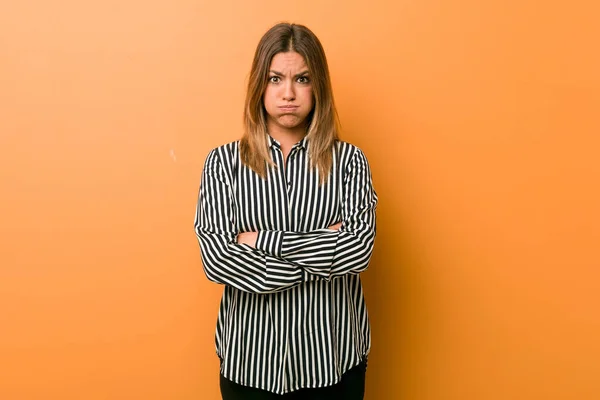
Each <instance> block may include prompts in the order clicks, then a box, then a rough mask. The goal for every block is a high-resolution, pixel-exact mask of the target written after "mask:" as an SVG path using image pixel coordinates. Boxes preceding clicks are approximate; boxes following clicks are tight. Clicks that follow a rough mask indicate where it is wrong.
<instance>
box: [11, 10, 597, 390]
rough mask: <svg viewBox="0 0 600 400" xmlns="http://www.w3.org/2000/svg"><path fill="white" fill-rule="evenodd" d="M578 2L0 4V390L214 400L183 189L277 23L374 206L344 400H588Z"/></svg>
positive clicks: (588, 287)
mask: <svg viewBox="0 0 600 400" xmlns="http://www.w3.org/2000/svg"><path fill="white" fill-rule="evenodd" d="M594 4H597V3H596V2H593V1H591V0H590V1H588V2H584V1H580V0H574V1H549V2H540V1H536V0H490V1H480V0H477V1H474V0H452V1H450V0H445V1H443V0H421V1H406V0H404V1H403V0H400V1H394V2H392V1H377V0H373V1H368V2H363V1H361V2H359V1H345V2H338V1H332V0H329V1H322V0H305V1H298V2H275V1H265V0H262V1H261V0H259V1H253V2H246V1H241V0H236V1H230V0H229V1H228V0H223V1H198V0H196V1H191V0H189V1H188V0H169V1H167V0H162V1H158V0H144V1H140V0H121V1H116V0H108V1H99V0H97V1H75V0H71V1H67V0H55V1H41V0H37V1H35V0H21V1H3V2H2V4H1V5H0V187H1V195H0V213H1V218H0V230H1V231H0V232H1V241H0V246H1V251H0V398H1V399H2V400H34V399H35V400H38V399H39V400H49V399H53V400H54V399H56V400H59V399H60V400H82V399H86V400H100V399H102V400H104V399H107V400H121V399H123V400H125V399H127V400H130V399H144V400H159V399H160V400H163V399H178V400H179V399H181V400H192V399H212V400H215V399H218V398H219V395H218V371H217V369H218V364H217V358H216V356H215V351H214V339H213V338H214V327H215V322H216V317H217V307H218V302H219V299H220V294H221V291H222V287H220V286H218V285H215V284H212V283H209V282H208V281H207V280H206V278H205V277H204V274H203V272H202V267H201V264H200V255H199V249H198V244H197V242H196V238H195V236H194V232H193V218H194V211H195V204H196V195H197V190H198V184H199V181H200V173H201V170H202V166H203V162H204V159H205V157H206V154H207V153H208V151H209V150H210V149H212V148H213V147H215V146H218V145H220V144H223V143H225V142H228V141H232V140H235V139H237V138H238V137H239V135H240V133H241V116H242V108H243V101H244V90H245V83H246V78H247V75H248V71H249V68H250V63H251V59H252V56H253V52H254V49H255V46H256V44H257V42H258V40H259V38H260V37H261V35H262V34H263V33H264V32H265V31H266V30H267V29H268V28H269V27H270V26H272V25H273V24H274V23H276V22H279V21H282V20H286V21H293V22H299V23H304V24H306V25H307V26H309V27H310V28H311V29H312V30H313V31H314V32H315V33H316V34H317V35H318V36H319V38H320V39H321V40H322V42H323V45H324V47H325V49H326V52H327V55H328V59H329V63H330V68H331V73H332V76H333V85H334V91H335V95H336V100H337V104H338V107H339V114H340V117H341V121H342V124H343V129H344V131H343V137H344V139H345V140H347V141H350V142H352V143H354V144H356V145H358V146H359V147H361V148H362V149H363V150H364V151H365V153H366V154H367V156H368V158H369V160H370V162H371V166H372V169H373V174H374V181H375V185H376V189H377V191H378V194H379V196H380V199H381V203H380V207H379V213H378V221H379V229H378V237H377V243H376V250H375V255H374V259H373V263H372V265H371V267H370V269H369V270H368V271H367V272H366V273H365V274H364V284H365V290H366V295H367V302H368V306H369V309H370V312H371V319H372V325H373V351H372V357H371V360H370V366H369V371H368V382H367V386H368V396H367V399H369V400H373V399H410V400H465V399H469V400H471V399H472V400H506V399H517V400H533V399H543V400H554V399H569V400H571V399H577V400H595V399H598V398H600V379H598V377H599V376H600V361H599V360H600V339H599V338H600V313H599V312H598V309H599V306H600V299H599V296H600V295H599V293H600V273H599V267H600V251H599V244H600V228H599V226H600V210H599V203H600V189H599V186H598V183H599V180H600V162H599V161H598V160H597V157H598V151H599V145H600V139H599V138H598V134H599V133H600V129H599V128H600V124H599V120H598V111H599V109H600V76H599V75H600V73H599V71H600V58H599V54H600V52H599V51H598V43H599V38H600V27H599V25H598V14H599V8H598V6H597V5H594Z"/></svg>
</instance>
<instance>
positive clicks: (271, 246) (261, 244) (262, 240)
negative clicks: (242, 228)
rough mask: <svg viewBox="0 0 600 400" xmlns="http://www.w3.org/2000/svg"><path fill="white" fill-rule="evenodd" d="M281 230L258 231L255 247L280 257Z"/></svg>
mask: <svg viewBox="0 0 600 400" xmlns="http://www.w3.org/2000/svg"><path fill="white" fill-rule="evenodd" d="M282 243H283V231H258V236H257V238H256V248H257V249H259V250H262V251H264V252H265V253H267V254H271V255H272V256H275V257H278V258H281V244H282Z"/></svg>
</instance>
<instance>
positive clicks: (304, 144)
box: [267, 135, 308, 149]
mask: <svg viewBox="0 0 600 400" xmlns="http://www.w3.org/2000/svg"><path fill="white" fill-rule="evenodd" d="M267 136H268V140H269V148H271V149H272V148H277V149H280V148H281V143H279V142H278V141H277V140H275V139H273V137H272V136H271V135H267ZM295 148H298V149H307V148H308V140H307V139H306V136H304V137H303V138H302V140H301V141H299V142H298V143H296V144H295V145H294V146H293V147H292V149H295Z"/></svg>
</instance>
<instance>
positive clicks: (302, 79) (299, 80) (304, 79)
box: [298, 76, 310, 83]
mask: <svg viewBox="0 0 600 400" xmlns="http://www.w3.org/2000/svg"><path fill="white" fill-rule="evenodd" d="M298 82H300V83H308V82H310V79H308V76H301V77H300V78H298Z"/></svg>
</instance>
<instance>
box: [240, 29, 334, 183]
mask: <svg viewBox="0 0 600 400" xmlns="http://www.w3.org/2000/svg"><path fill="white" fill-rule="evenodd" d="M290 52H293V53H297V54H299V55H300V56H301V57H302V61H303V63H304V65H305V66H306V72H307V75H308V79H309V80H310V87H311V91H312V99H311V100H312V102H311V104H310V106H311V109H310V110H308V112H307V113H306V115H305V119H304V121H301V122H302V123H303V126H305V127H306V134H307V138H308V139H309V141H310V143H311V144H310V149H311V152H310V155H311V160H312V162H313V165H316V166H318V167H319V169H320V170H321V171H323V172H325V171H326V172H328V171H329V170H330V167H331V154H330V153H331V151H332V147H333V144H334V143H335V140H336V139H337V137H338V129H337V114H336V110H335V105H334V100H333V92H332V87H331V80H330V77H329V69H328V66H327V59H326V57H325V52H324V50H323V47H322V46H321V43H320V41H319V39H318V38H317V37H316V36H315V34H314V33H312V32H311V31H310V30H309V29H308V28H307V27H305V26H302V25H297V24H287V23H281V24H277V25H275V26H273V27H272V28H271V29H269V30H268V31H267V32H266V33H265V34H264V35H263V37H262V38H261V40H260V41H259V43H258V46H257V48H256V52H255V55H254V60H253V62H252V68H251V71H250V77H249V82H248V90H247V93H246V104H245V110H244V125H245V131H244V136H243V138H242V147H241V150H242V160H243V161H244V162H245V163H246V164H247V165H249V166H250V167H251V168H252V169H254V170H255V171H256V172H258V173H259V174H261V175H263V176H265V174H266V164H271V160H270V158H269V157H268V151H267V141H266V134H267V120H268V118H269V115H271V113H270V112H269V113H267V109H266V108H265V92H266V91H267V88H268V85H269V82H270V78H271V77H272V76H273V74H272V73H271V66H272V63H273V59H274V58H275V56H277V55H279V56H278V57H277V58H276V60H275V61H277V60H279V59H281V58H282V55H281V53H290ZM288 55H289V54H288ZM288 58H289V57H288ZM296 58H297V57H296ZM301 72H302V71H301ZM299 78H300V76H299ZM267 101H268V99H267ZM267 107H269V104H268V103H267ZM263 149H264V151H262V150H263ZM250 151H252V153H249V152H250ZM259 155H260V156H259ZM256 156H259V157H256ZM265 162H266V164H265Z"/></svg>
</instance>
